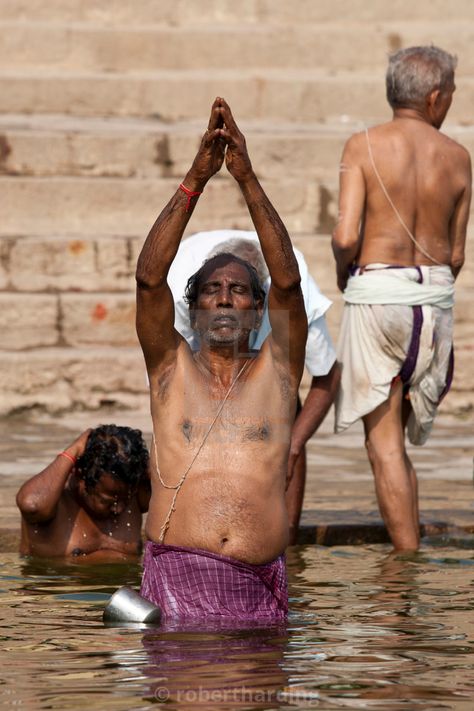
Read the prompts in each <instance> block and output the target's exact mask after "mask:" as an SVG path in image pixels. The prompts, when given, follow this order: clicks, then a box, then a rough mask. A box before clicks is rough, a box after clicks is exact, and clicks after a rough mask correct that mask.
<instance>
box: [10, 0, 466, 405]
mask: <svg viewBox="0 0 474 711" xmlns="http://www.w3.org/2000/svg"><path fill="white" fill-rule="evenodd" d="M450 12H451V13H452V15H450V14H449V13H450ZM473 20H474V6H473V5H472V3H471V2H470V0H457V2H455V3H452V4H451V5H449V6H448V8H446V5H445V3H444V2H440V1H439V0H419V2H417V3H413V2H409V1H408V0H398V1H397V0H392V2H385V1H381V2H375V3H367V2H366V0H333V2H330V3H329V2H326V1H325V0H300V1H299V2H298V3H288V2H286V1H285V0H273V1H272V2H270V0H241V1H240V2H238V3H235V2H230V1H228V0H204V1H203V2H201V3H194V2H191V0H174V1H171V0H160V1H159V2H157V1H156V0H141V1H139V2H135V3H132V2H131V0H115V1H110V2H107V3H104V2H99V0H48V2H46V1H45V0H2V4H1V13H0V67H1V72H0V186H1V196H2V199H1V205H2V210H1V216H2V219H1V221H0V239H1V246H0V306H1V308H0V333H1V340H0V393H1V396H0V414H7V413H9V412H13V411H18V410H22V409H25V408H31V407H34V406H39V407H43V408H46V409H47V410H49V411H52V412H54V411H59V410H64V409H68V408H71V407H84V408H96V407H99V406H100V405H103V404H115V405H117V404H118V405H123V406H125V407H127V406H136V405H138V404H140V405H141V404H143V402H144V400H145V399H146V383H145V376H144V366H143V361H142V356H141V353H140V351H139V348H138V344H137V340H136V335H135V330H134V278H133V274H134V267H135V263H136V258H137V255H138V252H139V250H140V247H141V244H142V242H143V239H144V237H145V236H146V234H147V232H148V230H149V228H150V226H151V224H152V223H153V221H154V220H155V218H156V216H157V214H158V213H159V211H160V210H161V208H162V207H163V206H164V204H165V203H166V202H167V200H168V199H169V197H170V196H171V195H172V194H173V192H174V190H175V188H176V186H177V184H178V183H179V182H180V181H181V179H182V177H183V174H184V173H185V172H186V170H187V168H188V167H189V165H190V161H191V160H192V158H193V156H194V153H195V150H196V148H197V145H198V141H199V139H200V136H201V134H202V131H203V129H204V128H205V126H206V123H207V117H208V113H209V108H210V105H211V103H212V100H213V99H214V97H215V96H216V95H222V96H225V97H226V98H227V100H228V101H229V103H230V104H231V106H232V108H233V110H234V113H235V116H236V118H237V119H238V121H239V123H240V124H241V127H242V128H243V130H244V132H245V134H246V136H247V142H248V145H249V150H250V153H251V156H252V159H253V163H254V166H255V168H256V170H257V172H258V174H259V176H260V178H261V179H262V182H263V184H264V187H265V189H266V190H267V192H268V193H269V195H270V197H271V199H272V201H273V202H274V204H275V206H276V207H277V209H278V210H279V212H280V214H281V215H282V217H283V218H284V220H285V223H286V224H287V227H288V228H289V230H290V233H291V235H292V238H293V240H294V243H295V245H296V246H297V247H299V248H300V249H301V250H302V251H303V252H304V253H305V255H306V257H307V260H308V262H309V264H310V267H311V271H312V272H313V274H314V275H315V277H316V278H317V280H318V283H319V284H320V286H321V288H322V289H323V290H324V291H325V292H326V293H327V294H328V295H329V296H330V297H331V298H333V299H334V302H335V303H334V306H333V308H332V310H331V312H330V314H329V323H330V327H331V329H332V332H333V335H334V337H337V326H338V323H339V319H340V312H341V299H340V297H339V296H338V294H337V293H336V289H335V278H334V267H333V260H332V256H331V251H330V232H331V230H332V227H333V224H334V218H335V214H336V205H337V179H338V162H339V157H340V153H341V150H342V146H343V144H344V141H345V140H346V138H347V137H348V136H349V135H350V134H351V133H352V132H354V131H356V130H359V129H360V128H362V127H363V126H364V125H370V124H372V123H374V122H376V121H380V120H385V119H387V118H389V116H390V112H389V109H388V107H387V105H386V102H385V98H384V72H385V65H386V55H387V53H388V52H389V51H391V50H394V49H397V48H399V47H401V46H408V45H411V44H429V43H431V42H434V43H435V44H439V45H440V46H442V47H444V48H446V49H447V50H449V51H452V52H455V53H456V54H457V55H458V57H459V71H458V76H457V82H456V83H457V87H458V90H457V92H456V95H455V100H454V103H453V107H452V109H451V112H450V115H449V123H447V125H446V127H445V129H444V130H445V131H446V133H448V134H449V135H451V136H452V137H453V138H455V139H456V140H459V141H460V142H461V143H463V144H464V145H466V147H467V148H468V149H471V148H472V147H474V128H473V125H472V120H473V119H472V107H473V106H474V55H473V53H472V51H470V50H471V44H472V21H473ZM473 224H474V223H473ZM219 227H235V228H240V229H246V228H250V227H251V225H250V222H249V218H248V216H247V214H246V210H245V207H244V205H243V203H242V199H241V197H240V195H239V192H238V190H237V189H236V187H235V184H234V182H233V181H232V179H230V178H229V177H228V176H227V175H226V173H225V170H223V171H222V173H221V174H219V175H218V176H217V177H216V178H215V179H214V180H213V181H212V182H211V183H210V184H209V186H208V187H207V188H206V191H205V195H203V197H202V198H201V200H200V202H199V204H198V207H197V208H196V210H195V213H194V215H193V218H192V220H191V223H190V226H189V229H188V233H191V232H193V231H197V230H201V229H215V228H219ZM472 232H473V229H471V237H470V239H469V242H470V243H471V244H472V241H473V238H472ZM469 246H470V245H468V258H467V265H466V267H465V270H464V272H463V274H462V275H461V277H460V278H459V288H458V305H457V309H456V311H457V313H456V317H457V325H456V330H457V344H458V348H457V375H456V379H455V383H454V391H453V394H452V395H451V396H450V397H449V398H448V399H447V401H445V402H446V405H445V407H447V408H449V407H466V406H469V405H470V406H472V404H474V396H473V389H474V366H473V363H472V343H473V338H472V335H473V332H474V326H473V324H472V319H471V320H469V308H468V305H469V303H470V300H471V299H472V296H473V292H474V280H473V276H474V257H473V254H472V252H473V251H472V249H469Z"/></svg>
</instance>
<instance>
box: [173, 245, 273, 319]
mask: <svg viewBox="0 0 474 711" xmlns="http://www.w3.org/2000/svg"><path fill="white" fill-rule="evenodd" d="M223 257H224V258H225V259H224V260H222V258H223ZM213 261H224V263H225V264H228V263H229V262H237V264H241V265H242V266H244V267H245V268H246V269H247V271H248V273H249V277H250V288H251V290H252V296H253V299H254V302H255V303H257V302H258V301H261V302H262V303H263V302H264V301H265V291H264V290H263V287H262V284H261V282H260V279H259V278H258V274H257V270H256V269H255V267H253V266H252V265H251V264H250V263H249V262H247V261H246V260H245V259H241V258H240V257H238V256H237V255H236V254H231V253H230V252H220V253H219V254H215V255H214V256H212V257H210V259H206V261H205V262H204V263H203V265H202V267H200V268H199V269H198V270H197V272H196V273H195V274H193V275H192V276H190V277H189V279H188V283H187V284H186V288H185V290H184V300H185V301H186V303H187V304H188V306H195V305H196V303H197V299H198V296H199V289H200V287H201V282H202V279H203V276H204V274H205V273H206V272H208V271H209V265H210V264H211V262H213Z"/></svg>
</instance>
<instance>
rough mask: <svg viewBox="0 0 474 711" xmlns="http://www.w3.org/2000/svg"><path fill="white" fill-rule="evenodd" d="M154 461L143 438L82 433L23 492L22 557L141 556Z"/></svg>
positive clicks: (109, 431)
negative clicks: (150, 473) (142, 536)
mask: <svg viewBox="0 0 474 711" xmlns="http://www.w3.org/2000/svg"><path fill="white" fill-rule="evenodd" d="M148 460H149V456H148V450H147V448H146V445H145V442H144V441H143V438H142V434H141V432H140V430H133V429H131V428H130V427H117V426H116V425H101V426H100V427H97V428H96V429H93V430H86V431H85V432H83V433H82V434H81V435H80V436H79V437H78V438H77V439H76V440H75V441H74V442H73V443H72V444H70V445H69V447H67V448H66V449H65V450H64V451H63V452H60V453H59V454H58V455H57V456H56V457H55V458H54V459H53V461H52V462H51V463H50V464H48V466H47V467H46V469H43V471H42V472H40V473H39V474H37V475H36V476H34V477H32V478H31V479H29V480H28V481H27V482H25V483H24V484H23V486H22V487H21V489H20V490H19V492H18V494H17V497H16V501H17V505H18V508H19V509H20V511H21V518H22V525H21V544H20V553H21V554H22V555H35V556H42V557H53V556H86V557H87V560H95V559H97V560H106V559H110V560H113V559H121V558H126V557H127V556H130V555H137V554H139V553H140V552H141V547H142V546H141V526H142V513H143V512H145V511H147V510H148V502H149V499H150V480H149V473H148Z"/></svg>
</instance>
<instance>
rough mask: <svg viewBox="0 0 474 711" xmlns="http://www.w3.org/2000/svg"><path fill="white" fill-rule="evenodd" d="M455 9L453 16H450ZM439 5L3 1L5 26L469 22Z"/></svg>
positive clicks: (466, 9) (463, 0)
mask: <svg viewBox="0 0 474 711" xmlns="http://www.w3.org/2000/svg"><path fill="white" fill-rule="evenodd" d="M454 8H455V14H454ZM450 9H451V11H452V12H453V15H451V14H450V12H449V10H448V8H447V6H446V3H445V2H444V0H419V1H418V2H417V3H414V2H412V1H411V0H391V2H390V3H387V2H375V3H367V2H366V0H332V2H314V0H300V2H298V3H293V4H288V3H287V2H285V0H279V1H275V0H241V1H240V2H239V3H238V5H236V3H235V2H234V1H233V0H206V2H203V3H200V4H196V3H189V0H160V2H159V3H157V2H156V0H141V1H140V3H133V2H130V0H111V2H109V3H106V4H104V3H102V2H98V1H97V0H68V2H64V0H48V3H47V4H46V5H45V4H44V2H43V0H2V17H3V19H4V20H22V21H37V20H39V21H43V22H45V21H46V22H86V23H91V24H93V25H94V26H101V25H104V26H110V25H111V26H117V27H128V26H130V25H132V26H133V25H153V24H157V25H160V24H170V25H173V26H175V25H184V26H188V25H199V24H206V23H209V22H214V23H216V24H219V25H222V24H224V25H225V24H227V23H232V24H233V23H236V22H249V23H261V22H265V23H272V24H276V25H281V26H283V27H284V28H285V29H287V28H288V26H291V25H293V24H295V25H301V24H303V25H307V24H311V23H317V22H335V21H339V20H344V22H345V23H347V22H354V23H356V29H358V26H359V24H360V23H365V22H369V23H371V24H374V25H375V23H379V22H387V21H394V20H395V21H400V20H405V21H406V22H411V21H414V20H415V21H421V22H427V21H429V19H432V20H439V21H440V22H441V23H442V26H446V24H447V23H448V22H449V20H456V21H462V20H471V21H472V20H473V19H474V11H473V7H472V3H471V2H470V0H456V5H455V6H453V7H452V8H450Z"/></svg>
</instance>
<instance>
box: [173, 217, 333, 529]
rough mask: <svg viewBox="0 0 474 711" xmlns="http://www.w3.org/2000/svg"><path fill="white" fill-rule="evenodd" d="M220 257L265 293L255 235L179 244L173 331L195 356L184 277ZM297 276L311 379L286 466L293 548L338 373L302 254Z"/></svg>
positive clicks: (202, 235) (205, 235) (266, 327)
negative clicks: (247, 266) (236, 260)
mask: <svg viewBox="0 0 474 711" xmlns="http://www.w3.org/2000/svg"><path fill="white" fill-rule="evenodd" d="M219 252H230V253H232V254H236V255H237V256H239V257H241V258H243V259H246V260H247V261H249V262H250V263H251V264H252V265H253V266H254V267H255V268H256V269H257V273H258V274H259V277H260V281H261V282H262V285H263V287H264V290H265V292H266V293H268V289H269V286H270V278H269V275H268V270H267V268H266V265H265V261H264V259H263V255H262V253H261V250H260V247H259V242H258V237H257V234H256V233H255V232H251V231H245V230H227V229H225V230H212V231H209V232H198V233H196V234H194V235H191V236H190V237H188V238H187V239H185V240H183V241H182V242H181V245H180V247H179V250H178V253H177V255H176V257H175V260H174V262H173V263H172V265H171V268H170V271H169V274H168V283H169V285H170V288H171V291H172V294H173V298H174V302H175V328H176V330H177V331H179V333H180V334H181V335H182V336H183V337H184V338H185V339H186V340H187V341H188V343H189V344H190V346H191V347H192V348H193V350H196V349H197V348H198V346H199V341H198V337H197V334H196V333H195V331H193V329H192V328H191V324H190V320H189V310H188V305H187V303H186V301H185V300H184V290H185V287H186V282H187V277H188V276H189V275H190V274H193V273H194V272H195V271H197V270H198V269H199V267H200V266H201V265H202V264H203V262H205V261H206V259H209V258H210V257H212V256H214V255H216V254H218V253H219ZM294 253H295V256H296V259H297V262H298V267H299V271H300V274H301V289H302V292H303V298H304V302H305V308H306V313H307V316H308V340H307V344H306V357H305V365H306V368H307V370H308V372H309V374H310V375H311V386H310V390H309V393H308V395H307V397H306V399H305V401H304V403H303V405H302V407H301V408H300V410H299V412H298V414H297V417H296V419H295V423H294V426H293V430H292V437H291V448H290V456H289V462H288V482H287V485H288V489H287V493H286V504H287V509H288V516H289V522H290V543H295V542H296V539H297V534H298V526H299V521H300V517H301V509H302V506H303V498H304V489H305V482H306V451H305V445H306V442H307V441H308V440H309V439H310V438H311V437H312V436H313V434H314V433H315V432H316V430H317V429H318V427H319V426H320V424H321V422H322V421H323V420H324V418H325V416H326V414H327V412H328V410H329V408H330V406H331V404H332V402H333V401H334V398H335V396H336V392H337V388H338V386H339V377H340V374H339V367H338V365H337V362H336V352H335V349H334V346H333V343H332V340H331V336H330V334H329V330H328V327H327V324H326V319H325V313H326V311H327V310H328V308H329V307H330V306H331V301H330V300H329V299H327V298H326V297H325V296H324V294H322V293H321V291H320V290H319V288H318V286H317V284H316V282H315V280H314V279H313V277H312V276H311V275H310V273H309V271H308V266H307V264H306V261H305V259H304V256H303V255H302V253H301V252H300V251H299V250H297V249H294ZM270 330H271V329H270V322H269V319H268V310H267V309H265V311H264V315H263V319H262V323H261V326H260V328H259V330H258V331H255V332H254V333H253V337H252V338H251V339H250V346H251V347H252V348H254V349H260V347H261V346H262V343H263V342H264V340H265V338H266V337H267V336H268V334H269V333H270Z"/></svg>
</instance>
